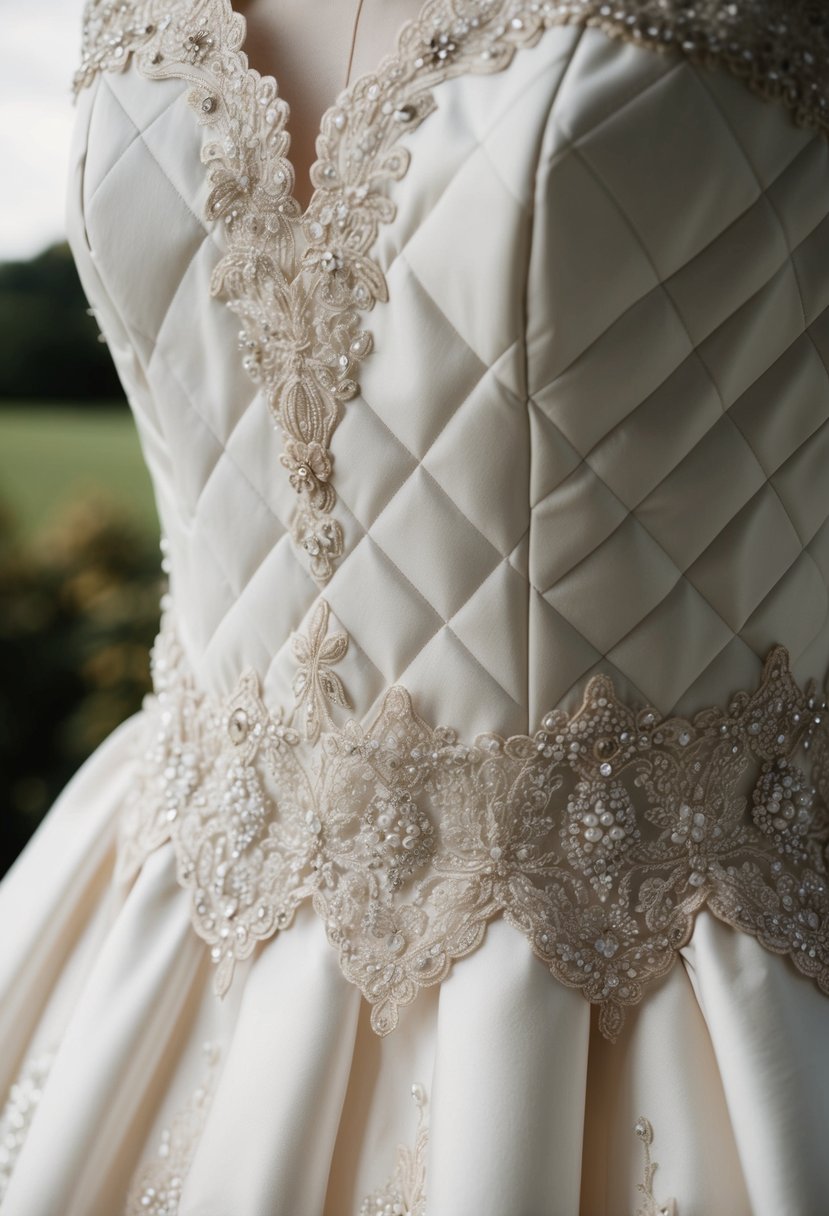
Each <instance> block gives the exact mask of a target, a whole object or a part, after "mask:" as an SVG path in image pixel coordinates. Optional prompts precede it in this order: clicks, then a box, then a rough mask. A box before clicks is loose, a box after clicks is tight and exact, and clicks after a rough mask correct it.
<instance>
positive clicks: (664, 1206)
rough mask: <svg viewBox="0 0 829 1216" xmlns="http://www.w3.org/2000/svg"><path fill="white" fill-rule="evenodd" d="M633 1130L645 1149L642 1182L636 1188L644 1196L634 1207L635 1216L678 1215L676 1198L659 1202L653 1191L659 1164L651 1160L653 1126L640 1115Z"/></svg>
mask: <svg viewBox="0 0 829 1216" xmlns="http://www.w3.org/2000/svg"><path fill="white" fill-rule="evenodd" d="M633 1130H634V1131H635V1132H636V1135H637V1136H638V1137H639V1139H640V1140H641V1141H642V1146H643V1148H644V1150H645V1174H644V1179H643V1181H642V1182H639V1183H637V1185H636V1189H637V1191H639V1193H640V1195H642V1196H643V1198H644V1203H643V1204H642V1205H641V1206H640V1207H638V1208H637V1209H636V1216H679V1213H678V1211H677V1207H676V1200H674V1199H668V1200H666V1201H665V1202H664V1203H660V1202H659V1201H658V1200H657V1198H656V1196H655V1195H654V1193H653V1177H654V1174H655V1173H656V1171H657V1170H658V1168H659V1166H658V1165H657V1163H656V1162H655V1161H652V1160H651V1145H652V1144H653V1127H652V1126H651V1124H650V1122H649V1121H648V1120H647V1119H645V1118H644V1117H643V1116H640V1117H639V1118H638V1119H637V1120H636V1123H635V1125H634V1128H633Z"/></svg>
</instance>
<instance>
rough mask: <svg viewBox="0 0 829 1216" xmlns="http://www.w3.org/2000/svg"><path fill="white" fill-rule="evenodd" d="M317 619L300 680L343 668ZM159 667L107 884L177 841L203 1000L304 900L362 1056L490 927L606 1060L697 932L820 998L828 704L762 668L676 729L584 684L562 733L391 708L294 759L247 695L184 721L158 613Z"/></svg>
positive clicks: (397, 705)
mask: <svg viewBox="0 0 829 1216" xmlns="http://www.w3.org/2000/svg"><path fill="white" fill-rule="evenodd" d="M328 616H329V609H328V606H327V604H326V605H325V608H324V609H320V608H319V607H318V608H317V610H316V612H315V613H314V614H313V618H312V623H311V630H310V632H311V634H312V638H308V639H305V640H304V641H303V643H302V645H295V647H294V649H295V653H296V654H298V655H299V654H309V655H310V654H311V653H312V652H315V653H317V654H318V655H320V654H323V653H326V654H329V655H330V656H331V661H334V656H335V655H340V654H342V653H344V651H345V646H344V643H343V642H341V641H337V638H338V636H339V635H336V634H335V635H333V636H332V637H329V638H327V639H326V638H325V637H324V636H323V634H322V632H321V628H322V623H323V621H324V622H325V623H326V625H327V623H328ZM303 647H305V648H307V649H303ZM327 648H330V649H327ZM153 665H154V672H155V680H156V686H157V688H158V691H157V693H156V695H155V697H153V698H149V699H148V702H147V706H146V716H147V730H148V737H147V743H146V748H145V751H144V753H143V758H142V759H141V761H140V763H139V772H138V775H137V779H136V781H135V783H134V786H133V789H132V794H131V797H130V799H129V800H128V803H127V806H126V807H125V814H124V819H123V834H122V841H121V866H122V873H123V875H124V876H125V877H128V876H129V875H130V874H131V873H133V872H134V871H135V869H136V868H137V867H138V866H139V865H140V864H141V859H142V857H143V856H145V855H146V853H147V851H148V850H149V849H151V848H154V847H156V846H157V845H158V844H159V843H161V842H162V841H163V840H165V839H167V838H168V837H170V838H171V839H172V841H173V844H174V846H175V849H176V853H177V858H178V876H179V880H180V881H181V882H182V883H183V884H184V886H185V887H188V888H190V890H191V891H192V897H193V898H192V916H193V924H194V926H195V929H196V932H197V933H198V934H199V935H200V936H201V937H202V938H203V939H204V940H205V941H206V942H207V943H208V944H209V945H210V947H211V953H212V957H213V960H214V962H215V963H216V964H217V966H218V971H217V975H216V986H217V990H218V991H219V992H223V991H225V990H226V989H227V987H228V985H229V983H230V981H231V977H232V973H233V969H234V966H235V963H236V962H237V961H239V960H241V959H244V958H246V957H248V956H249V955H250V954H251V952H252V951H253V949H254V947H255V944H256V942H257V941H260V940H263V939H265V938H268V937H270V936H271V935H272V934H273V933H275V932H276V931H277V930H280V929H284V928H286V927H287V926H288V925H290V923H291V921H292V919H293V916H294V913H295V911H296V908H297V906H298V905H299V904H300V903H301V902H302V901H303V900H305V899H311V901H312V903H313V906H314V908H315V910H316V911H317V913H318V914H319V916H320V917H321V918H322V919H323V921H324V922H325V925H326V929H327V934H328V938H329V941H330V942H331V944H332V945H333V946H334V947H335V948H336V950H337V952H338V955H339V959H340V965H341V967H342V970H343V973H344V975H345V976H346V978H347V979H349V980H350V981H351V982H352V983H354V984H356V985H357V986H358V987H359V988H360V990H361V991H362V992H363V994H364V996H365V997H366V998H367V1000H369V1001H370V1003H371V1005H372V1006H373V1008H372V1017H371V1021H372V1025H373V1027H374V1029H375V1030H376V1031H377V1032H378V1033H379V1034H385V1033H387V1032H388V1031H390V1030H392V1029H393V1028H394V1026H395V1025H396V1024H397V1018H398V1009H399V1007H400V1006H401V1005H405V1004H408V1003H409V1002H410V1001H412V1000H413V999H414V998H415V996H416V995H417V992H418V991H419V989H420V988H422V987H424V986H426V985H429V984H436V983H439V982H440V981H441V980H442V979H443V978H444V977H445V976H446V975H447V973H448V971H449V969H450V966H451V964H452V962H453V961H454V960H455V959H458V958H462V957H463V956H464V955H466V954H469V953H470V951H472V950H474V949H475V948H476V947H477V946H478V945H479V944H480V942H481V941H482V940H483V937H484V934H485V931H486V926H487V923H488V922H489V921H490V920H491V919H492V918H493V917H495V916H499V915H503V916H504V917H506V919H507V920H508V921H509V922H510V923H511V924H512V925H514V926H515V927H516V928H518V929H519V930H521V931H522V932H523V933H524V934H525V935H526V937H527V939H528V941H529V943H530V946H531V947H532V949H533V950H534V951H535V953H536V954H537V955H538V957H539V958H540V959H541V960H542V962H543V963H544V964H545V965H546V966H547V967H548V968H549V969H550V971H551V972H552V974H553V975H554V976H555V977H556V978H557V979H559V980H560V981H561V982H562V983H565V984H567V985H570V986H572V987H576V988H579V989H580V990H581V991H582V993H583V994H584V996H585V997H586V998H587V999H588V1000H589V1001H591V1002H594V1003H596V1004H599V1005H600V1006H601V1014H600V1026H601V1029H602V1032H603V1033H604V1034H605V1035H606V1036H608V1037H609V1038H615V1036H616V1035H617V1034H618V1032H619V1030H620V1027H621V1025H622V1020H623V1011H624V1008H625V1006H629V1005H632V1004H635V1003H636V1002H638V1001H639V1000H640V999H641V997H642V995H643V991H644V988H645V986H646V984H648V983H649V982H652V981H653V980H655V979H656V978H657V977H659V976H661V975H663V974H664V973H665V972H667V971H668V969H669V968H670V967H671V965H672V963H673V962H674V960H675V959H676V956H677V952H678V950H679V949H680V948H681V947H682V946H683V945H684V944H685V943H686V942H687V941H688V940H689V938H690V935H691V932H692V929H693V921H694V916H695V914H696V912H697V911H698V910H699V909H700V908H701V907H703V906H707V907H708V908H709V909H710V910H711V911H712V912H713V913H714V914H715V915H716V916H718V917H720V918H721V919H722V920H724V921H726V922H727V923H728V924H730V925H733V926H734V927H735V928H737V929H741V930H743V931H744V932H746V933H749V934H751V935H753V936H754V937H756V938H757V939H758V940H759V941H760V942H761V943H762V944H763V945H764V946H765V947H767V948H768V949H769V950H772V951H775V952H777V953H781V954H787V955H789V957H790V958H791V959H792V960H793V962H794V964H795V965H796V967H797V968H798V969H799V970H800V971H801V972H803V974H805V975H808V976H812V977H814V979H815V980H816V981H817V983H818V984H819V986H820V987H821V988H822V989H823V990H824V991H825V992H827V993H829V886H827V858H826V848H827V842H828V841H829V811H828V810H827V798H828V797H829V767H828V766H827V755H828V754H829V751H828V749H827V724H826V723H827V718H826V701H825V699H824V697H823V696H822V695H820V694H818V692H817V691H816V689H815V688H814V686H811V687H810V688H809V689H807V690H806V691H805V692H804V691H801V690H800V689H799V688H798V686H797V685H796V683H795V682H794V679H793V677H792V675H791V672H790V670H789V665H788V655H787V653H786V651H785V650H784V649H783V648H782V647H780V646H778V647H775V648H774V649H773V650H772V651H771V652H770V654H769V656H768V658H767V660H766V663H765V666H764V671H763V678H762V681H761V683H760V686H759V688H758V689H757V690H756V691H755V692H753V693H748V692H741V693H738V694H736V695H735V696H734V697H733V698H732V700H731V703H730V704H729V705H728V707H727V708H725V709H717V708H712V709H709V710H706V711H704V712H702V713H699V714H697V715H696V717H695V718H694V720H693V722H690V721H685V720H684V719H681V718H670V719H662V718H660V716H659V715H658V714H657V712H656V711H654V710H652V709H649V708H643V709H640V710H636V709H633V708H631V707H629V706H627V705H625V704H623V703H622V702H621V701H620V700H619V698H618V697H617V696H616V693H615V692H614V688H613V685H612V682H611V681H610V680H609V679H608V678H606V677H604V676H596V677H594V678H593V679H591V680H590V682H589V684H588V685H587V688H586V690H585V693H584V699H583V703H582V705H581V707H580V708H579V709H578V710H577V711H576V712H575V713H573V714H569V715H568V714H567V713H565V712H564V711H563V710H554V711H551V712H550V713H548V714H546V715H545V717H544V718H543V720H542V723H541V725H540V726H539V728H538V729H537V730H536V731H535V733H534V734H532V735H513V736H511V737H510V738H507V739H504V738H501V737H500V736H499V735H497V734H481V735H478V736H477V737H476V738H475V739H474V741H472V742H466V741H464V740H462V739H461V738H459V737H458V735H457V733H456V732H455V731H454V730H451V729H449V728H447V727H443V726H438V727H432V726H430V725H428V724H427V723H426V722H424V721H423V720H422V719H421V718H420V717H419V716H418V715H417V713H416V712H415V710H414V709H413V707H412V703H411V699H410V697H409V694H408V692H407V691H406V689H405V688H403V687H402V686H400V685H393V686H392V687H391V688H389V689H388V690H387V692H386V693H385V695H384V697H383V700H382V704H381V707H380V710H379V713H378V714H377V716H376V717H375V718H374V720H373V721H372V722H371V723H370V724H369V725H367V726H366V725H362V724H360V723H359V722H357V721H356V720H354V719H350V720H349V721H347V722H346V723H345V725H343V726H340V727H336V726H333V725H328V724H326V725H325V727H324V728H321V729H320V730H319V732H318V733H317V732H316V726H315V727H314V730H313V732H312V734H308V735H307V736H306V737H303V735H302V734H301V733H300V731H299V730H297V729H296V728H295V727H294V726H293V724H292V723H293V717H294V714H295V713H296V712H297V708H298V707H295V709H294V711H292V713H291V714H290V715H286V714H285V713H284V712H283V711H282V710H281V709H277V710H275V711H272V710H269V709H268V708H267V707H266V706H265V705H264V703H263V701H262V699H261V696H260V693H259V688H258V681H257V677H256V676H255V674H254V673H253V672H252V671H248V672H246V673H244V674H243V675H242V677H241V679H240V680H239V683H238V686H237V688H236V691H235V692H234V694H233V695H232V696H231V697H229V698H227V699H226V700H217V699H211V698H208V697H206V696H203V695H201V694H200V693H199V692H198V690H197V688H196V685H195V682H194V680H193V677H192V675H191V674H190V673H189V672H188V670H187V668H186V665H185V664H184V661H183V658H182V656H181V652H180V650H179V648H178V644H177V642H176V640H175V636H174V631H173V627H172V621H171V619H170V612H169V603H168V604H166V605H165V620H164V623H163V626H162V631H161V634H160V636H159V640H158V642H157V644H156V647H155V650H154V655H153ZM318 671H319V669H318ZM329 675H333V673H329ZM306 687H307V684H302V685H301V686H299V692H298V697H299V704H302V699H303V696H304V690H305V689H306ZM337 687H338V688H339V687H341V686H340V685H339V683H338V684H337ZM320 695H322V694H320ZM312 735H313V741H312ZM807 766H808V767H807Z"/></svg>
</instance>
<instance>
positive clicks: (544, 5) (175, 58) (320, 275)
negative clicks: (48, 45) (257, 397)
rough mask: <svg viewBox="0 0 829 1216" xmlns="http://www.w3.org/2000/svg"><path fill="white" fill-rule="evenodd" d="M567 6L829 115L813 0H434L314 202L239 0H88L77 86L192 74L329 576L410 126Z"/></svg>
mask: <svg viewBox="0 0 829 1216" xmlns="http://www.w3.org/2000/svg"><path fill="white" fill-rule="evenodd" d="M564 24H572V25H589V26H598V27H599V28H601V29H602V30H604V31H605V32H606V33H607V34H608V35H610V36H611V37H616V38H624V39H627V40H628V41H632V42H634V43H638V44H641V45H644V46H648V47H651V48H654V49H661V50H669V51H678V52H681V53H683V54H685V55H687V56H688V57H689V58H690V59H692V60H695V61H697V62H700V63H705V64H712V65H719V66H722V67H725V68H726V69H728V70H730V71H731V72H733V73H736V74H737V75H738V76H740V77H741V78H743V79H745V80H746V81H747V83H748V84H749V85H750V86H751V87H752V88H753V89H755V90H756V91H757V92H759V93H761V94H762V95H764V96H766V97H768V98H773V99H776V100H778V101H781V102H783V103H784V104H785V105H787V106H788V107H789V108H790V109H791V110H792V111H793V113H794V116H795V118H796V119H797V120H798V121H799V122H801V123H804V124H808V125H811V126H813V127H817V128H822V129H824V130H829V88H827V80H826V73H825V66H824V65H825V63H826V62H827V59H829V16H827V14H826V11H825V9H824V7H823V6H822V5H818V4H817V3H815V2H814V0H799V2H798V3H794V4H789V5H786V6H784V5H783V4H782V3H780V2H779V0H766V2H765V3H753V4H750V5H749V4H743V3H726V2H725V0H698V3H696V4H694V5H689V4H688V3H686V2H685V0H624V2H623V3H618V4H614V5H611V4H607V3H603V2H602V0H544V2H542V0H533V2H529V0H427V2H426V3H425V4H424V5H423V8H422V10H421V12H420V14H419V16H418V17H417V18H416V19H415V20H414V21H411V22H409V23H408V24H407V25H406V26H405V27H404V28H403V29H402V30H401V33H400V38H399V42H398V46H397V48H396V53H394V54H392V55H389V56H387V57H386V58H385V59H384V60H383V61H382V62H381V64H380V65H379V66H378V68H377V71H376V72H375V73H370V74H367V75H364V76H362V77H360V78H359V79H358V80H357V81H355V82H354V84H353V85H352V86H351V87H350V88H349V89H347V90H345V91H344V92H343V93H341V94H340V96H339V98H338V99H337V102H336V103H335V104H334V105H333V106H331V107H330V108H329V109H328V110H327V111H326V113H325V115H324V116H323V119H322V128H321V131H320V134H319V136H318V140H317V153H318V159H317V161H316V163H315V165H314V166H313V169H312V174H311V176H312V184H313V186H314V194H313V197H312V199H311V202H310V204H309V206H308V208H307V210H306V211H305V212H302V210H301V208H300V207H299V204H298V203H297V201H296V199H295V197H294V193H293V191H294V170H293V166H292V164H291V162H290V159H289V156H288V149H289V142H290V141H289V135H288V133H287V130H286V125H287V121H288V117H289V108H288V106H287V104H286V103H285V101H284V99H283V98H280V97H279V95H278V89H277V82H276V81H275V80H274V79H273V77H270V76H265V77H262V76H260V75H259V73H258V72H256V71H254V70H252V69H250V68H249V67H248V62H247V57H246V55H245V53H244V51H243V49H242V48H243V43H244V37H245V21H244V18H243V17H241V16H240V15H239V14H237V13H235V12H234V11H233V9H232V7H231V4H230V2H229V0H87V6H86V13H85V18H84V32H83V50H82V63H81V67H80V69H79V70H78V72H77V73H76V76H75V82H74V83H75V89H76V91H78V90H80V89H81V88H83V87H84V86H85V85H88V84H89V83H90V82H91V81H92V80H93V79H94V77H95V75H96V74H97V73H98V72H100V71H112V70H122V69H123V68H125V67H126V65H127V63H128V62H129V61H130V59H131V57H135V59H136V60H137V63H138V66H139V69H140V71H141V72H142V73H143V74H144V75H145V76H148V77H153V78H170V77H173V78H178V79H183V80H185V81H188V82H189V83H190V84H191V85H192V89H191V91H190V94H189V101H190V104H191V106H192V107H193V108H194V109H195V112H196V114H197V116H198V118H199V121H200V122H201V123H202V124H204V125H205V126H206V127H208V128H209V130H210V132H211V135H212V138H210V139H209V140H208V141H207V142H206V143H205V145H204V147H203V150H202V159H203V160H204V162H205V164H206V165H207V166H208V176H209V181H210V187H211V189H210V193H209V197H208V200H207V204H206V219H207V222H208V223H211V224H212V223H218V222H221V223H222V224H223V225H224V228H225V231H226V233H227V252H226V254H225V255H224V256H223V257H222V259H221V260H220V262H219V263H218V265H217V266H216V268H215V271H214V274H213V277H212V281H211V290H212V292H213V294H214V295H215V296H218V297H220V298H222V299H224V300H225V301H226V302H227V304H228V306H229V307H230V308H231V309H232V310H233V311H234V312H235V313H236V314H237V315H238V317H239V319H240V322H241V329H240V332H239V344H240V348H241V350H242V353H243V361H244V366H245V368H246V370H247V372H248V374H249V375H250V377H251V378H252V379H253V381H254V382H255V383H257V384H258V385H259V386H260V387H261V390H262V392H263V394H264V396H265V398H266V399H267V402H268V405H269V407H270V409H271V411H272V414H273V417H274V420H275V422H276V425H277V426H278V427H279V428H280V429H281V431H282V435H283V453H282V457H281V460H282V463H283V464H284V465H285V467H286V468H287V469H288V471H289V476H290V481H291V484H292V485H293V487H294V489H295V491H296V493H297V502H296V507H295V510H294V513H293V517H292V520H291V533H292V536H293V539H294V541H295V543H296V544H297V546H298V547H299V548H300V549H301V550H303V551H304V552H305V553H306V554H307V556H308V559H309V562H310V569H311V573H312V574H313V576H314V578H315V579H317V580H318V582H319V583H320V584H324V583H325V582H326V581H327V580H328V579H329V578H330V576H331V574H332V572H333V569H334V565H335V563H336V562H337V560H338V559H339V558H340V557H341V555H342V553H343V549H344V533H343V528H342V525H341V523H340V522H339V520H338V519H336V518H335V517H334V515H333V514H332V512H333V510H334V507H335V504H336V497H337V496H336V493H335V490H334V487H333V484H332V474H333V458H332V456H331V452H330V442H331V437H332V434H333V431H334V429H335V428H336V426H337V424H338V422H339V420H340V416H341V411H342V408H343V404H344V403H345V402H347V401H348V400H350V399H351V398H352V397H354V396H355V394H356V393H357V392H358V384H357V382H356V379H355V372H356V369H357V367H358V366H359V364H360V363H361V362H362V360H363V359H365V358H366V356H367V355H368V354H369V352H370V351H371V345H372V342H371V336H370V334H369V333H368V332H367V331H365V330H363V329H362V328H361V324H360V319H359V314H360V312H363V311H367V310H370V309H371V308H373V307H374V305H375V303H377V302H378V301H386V300H387V298H388V291H387V285H386V281H385V278H384V275H383V273H382V271H381V269H380V267H379V266H378V265H377V262H376V261H375V259H374V258H372V256H371V250H372V247H373V246H374V244H375V242H376V239H377V234H378V232H379V228H380V225H381V224H384V223H388V222H390V221H391V220H392V219H393V218H394V215H395V205H394V203H393V201H392V199H391V197H390V196H389V187H390V185H391V184H392V183H393V182H395V181H397V180H399V179H400V178H402V177H403V176H404V174H405V173H406V170H407V167H408V164H409V153H408V150H407V149H406V148H404V147H403V146H402V145H401V144H400V143H399V142H398V140H399V137H400V135H401V133H402V132H403V131H408V130H414V129H415V128H416V127H417V126H418V125H419V124H420V122H422V121H423V119H424V118H425V117H426V116H427V115H428V114H429V113H431V111H432V110H433V109H434V108H435V99H434V96H433V90H434V89H435V87H436V86H437V85H439V84H440V83H441V82H442V81H444V80H446V79H449V78H451V77H453V76H457V75H460V74H462V73H465V72H475V73H481V72H495V71H499V70H502V69H503V68H505V67H506V66H507V65H508V64H509V63H510V62H511V60H512V57H513V55H514V54H515V52H516V50H517V49H518V48H520V47H526V46H532V45H534V44H535V43H536V42H537V40H538V38H539V37H540V36H541V34H542V33H543V31H544V30H545V29H547V28H549V27H551V26H555V25H564ZM300 231H301V233H302V237H303V241H302V242H300V241H298V236H299V234H300ZM301 245H304V248H301V247H300V246H301Z"/></svg>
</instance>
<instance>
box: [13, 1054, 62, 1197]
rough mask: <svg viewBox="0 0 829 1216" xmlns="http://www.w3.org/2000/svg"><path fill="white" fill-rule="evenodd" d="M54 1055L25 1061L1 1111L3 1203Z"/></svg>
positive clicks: (40, 1055) (37, 1056)
mask: <svg viewBox="0 0 829 1216" xmlns="http://www.w3.org/2000/svg"><path fill="white" fill-rule="evenodd" d="M54 1058H55V1053H54V1052H52V1051H48V1052H43V1053H40V1054H38V1055H36V1056H31V1057H30V1058H29V1059H28V1060H26V1062H25V1064H24V1065H23V1068H22V1069H21V1072H20V1075H19V1076H18V1078H17V1080H16V1081H15V1083H14V1084H13V1085H12V1087H11V1089H10V1091H9V1096H8V1098H7V1099H6V1103H5V1105H4V1106H3V1109H2V1110H0V1203H2V1201H3V1198H4V1196H5V1194H6V1191H7V1190H8V1186H9V1183H10V1182H11V1177H12V1173H13V1172H14V1167H15V1165H16V1164H17V1159H18V1157H19V1156H20V1153H21V1151H22V1149H23V1145H24V1144H25V1143H26V1137H27V1136H28V1134H29V1128H30V1127H31V1125H32V1120H33V1119H34V1117H35V1112H36V1111H37V1108H38V1104H39V1102H40V1098H41V1094H42V1093H43V1087H44V1085H45V1084H46V1078H47V1077H48V1076H49V1072H50V1071H51V1068H52V1062H53V1060H54Z"/></svg>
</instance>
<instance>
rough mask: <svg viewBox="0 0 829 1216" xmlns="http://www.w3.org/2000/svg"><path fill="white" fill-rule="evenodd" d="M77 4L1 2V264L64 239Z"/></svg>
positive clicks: (71, 0) (72, 0)
mask: <svg viewBox="0 0 829 1216" xmlns="http://www.w3.org/2000/svg"><path fill="white" fill-rule="evenodd" d="M82 9H83V0H23V2H22V3H13V2H12V0H0V15H2V19H3V38H2V40H0V175H2V179H3V181H4V182H5V186H4V187H3V188H2V190H0V260H8V259H12V258H27V257H30V256H31V255H32V254H34V253H37V252H39V250H40V249H42V248H43V247H44V245H47V244H49V243H50V242H51V241H54V240H58V239H60V238H62V237H63V235H64V223H63V211H64V200H65V196H66V174H67V163H68V151H69V140H70V138H71V132H72V119H73V114H74V111H73V108H72V93H71V87H70V85H71V80H72V73H73V72H74V70H75V68H76V67H77V64H78V61H79V58H80V32H81V12H82Z"/></svg>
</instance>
